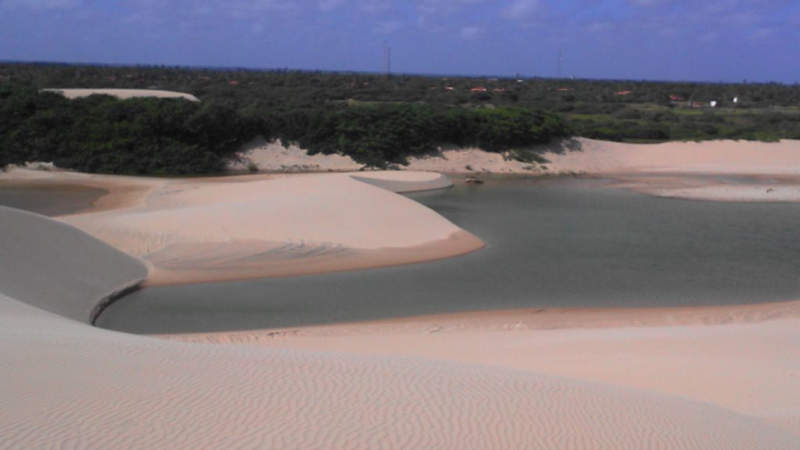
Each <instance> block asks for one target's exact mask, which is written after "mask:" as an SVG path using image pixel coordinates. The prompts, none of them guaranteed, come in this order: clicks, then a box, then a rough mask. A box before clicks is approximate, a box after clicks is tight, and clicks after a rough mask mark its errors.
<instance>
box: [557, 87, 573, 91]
mask: <svg viewBox="0 0 800 450" xmlns="http://www.w3.org/2000/svg"><path fill="white" fill-rule="evenodd" d="M556 90H557V91H558V92H567V91H571V90H572V89H570V88H566V87H560V88H558V89H556Z"/></svg>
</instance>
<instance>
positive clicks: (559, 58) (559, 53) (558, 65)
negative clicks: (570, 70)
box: [556, 48, 564, 78]
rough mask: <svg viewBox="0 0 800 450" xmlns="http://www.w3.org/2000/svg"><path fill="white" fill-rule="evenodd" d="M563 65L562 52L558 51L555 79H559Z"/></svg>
mask: <svg viewBox="0 0 800 450" xmlns="http://www.w3.org/2000/svg"><path fill="white" fill-rule="evenodd" d="M563 64H564V52H563V51H562V50H561V48H559V49H558V60H557V63H556V78H561V66H562V65H563Z"/></svg>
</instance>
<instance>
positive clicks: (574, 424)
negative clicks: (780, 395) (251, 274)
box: [0, 208, 797, 449]
mask: <svg viewBox="0 0 800 450" xmlns="http://www.w3.org/2000/svg"><path fill="white" fill-rule="evenodd" d="M9 218H10V220H7V219H9ZM0 219H2V220H0V224H8V223H12V222H13V223H15V224H16V225H15V226H13V227H11V226H8V225H5V228H4V231H9V230H13V229H16V230H17V231H18V233H16V234H15V235H10V234H7V233H2V234H0V239H2V245H1V246H0V248H2V249H3V251H4V252H5V253H4V256H12V257H15V258H17V259H18V260H19V261H20V262H24V260H25V258H29V257H30V255H29V251H30V250H33V254H34V256H35V257H36V258H38V259H37V262H39V261H40V260H41V261H44V262H47V261H50V263H48V264H45V265H43V266H38V265H27V266H26V267H23V268H22V269H23V270H21V271H19V272H18V273H17V275H19V276H13V277H12V276H5V277H4V278H3V279H2V281H0V290H2V292H3V294H0V354H2V355H3V364H1V365H0V377H2V379H3V383H2V384H0V399H2V402H3V405H4V407H3V410H2V411H0V430H2V435H3V441H4V442H3V444H4V445H8V446H9V447H12V448H14V447H45V446H62V445H63V446H77V447H86V448H107V447H108V446H115V445H122V444H124V445H126V446H131V447H137V448H198V447H213V448H225V447H230V446H236V445H238V446H241V445H246V446H254V447H285V446H299V447H342V446H348V447H358V448H370V447H374V446H375V445H376V444H382V445H386V446H390V447H395V448H400V447H405V448H411V447H414V448H419V447H426V448H431V447H433V448H464V447H479V448H574V447H575V446H583V445H589V446H591V447H594V448H599V447H602V448H615V449H638V448H640V447H641V443H642V442H648V445H650V446H651V447H654V448H678V449H694V448H697V449H723V448H724V449H729V448H741V449H761V448H763V449H792V448H796V442H797V435H795V434H792V433H790V432H788V431H785V430H781V429H779V428H776V427H774V426H772V425H771V424H769V423H766V422H764V421H763V420H761V419H759V418H754V417H750V416H747V415H743V414H739V413H735V412H732V411H730V410H727V409H723V408H720V407H718V406H714V405H711V404H707V403H702V402H696V401H691V400H687V399H683V398H679V397H673V396H665V395H660V394H655V393H651V392H645V391H641V390H636V389H629V388H625V387H618V386H612V385H608V384H600V383H596V382H591V381H581V380H575V379H569V378H565V377H561V376H551V375H542V374H539V373H537V372H530V371H520V370H512V369H507V368H501V367H488V366H480V365H474V364H464V363H457V362H446V361H432V360H429V359H420V358H408V357H403V358H396V357H388V356H370V355H356V354H350V355H348V354H342V353H337V352H324V351H304V350H285V349H271V348H259V347H256V346H225V345H204V344H186V343H180V342H170V341H166V340H161V339H155V338H151V337H143V336H135V335H129V334H125V333H117V332H111V331H107V330H102V329H98V328H94V327H91V326H89V325H87V324H85V323H79V322H78V321H75V320H69V319H68V318H66V317H64V316H62V315H59V314H53V313H50V312H47V311H43V310H41V309H39V308H37V307H34V306H33V305H35V304H36V302H38V303H39V305H37V306H48V307H51V306H53V305H56V304H57V303H59V302H60V301H62V300H63V299H65V298H73V297H74V298H83V302H84V303H85V302H87V301H90V300H92V299H93V298H94V297H93V296H92V295H91V294H92V292H98V293H99V292H102V289H103V288H105V287H108V286H116V285H117V284H115V283H109V282H108V281H107V280H104V281H103V283H102V284H101V285H97V286H94V287H92V286H90V287H92V289H89V290H88V291H87V286H86V284H85V282H86V281H87V280H93V279H97V276H98V274H105V275H109V276H111V275H115V273H116V270H109V267H108V266H109V264H110V263H109V261H108V260H106V261H103V263H104V264H101V263H100V262H98V263H97V264H95V262H94V261H93V259H92V258H93V257H94V256H97V255H96V254H99V257H101V258H102V257H104V256H105V255H106V253H108V252H109V250H111V252H112V253H113V255H114V258H113V261H111V263H115V262H121V263H122V264H124V265H126V267H128V266H127V265H128V264H132V265H131V266H130V267H129V268H135V269H136V270H132V271H126V273H125V277H124V278H125V279H126V280H127V282H133V281H134V280H135V279H136V277H137V276H138V275H140V274H141V269H142V268H141V267H140V266H138V265H137V264H134V263H136V261H133V263H132V262H131V261H132V259H131V258H129V257H127V256H125V255H121V254H120V253H119V252H116V251H115V250H113V249H110V248H109V247H108V246H106V245H105V244H103V243H101V242H99V241H97V240H95V239H93V238H91V237H90V236H88V235H85V234H83V233H82V232H81V231H79V230H76V229H74V228H71V227H68V226H66V225H64V224H61V223H58V222H56V221H53V220H51V219H48V218H45V217H43V216H38V215H35V214H31V213H25V212H20V211H16V210H11V209H8V208H0ZM42 232H43V233H45V234H44V235H41V237H43V238H44V239H40V233H42ZM48 234H53V235H55V237H54V238H53V239H54V240H50V239H49V238H47V236H48ZM58 237H67V238H69V239H58ZM20 238H21V239H22V242H21V244H24V245H17V243H18V242H19V239H20ZM77 241H81V243H80V246H79V247H76V246H75V245H77V244H76V242H77ZM87 243H88V247H87V246H86V244H87ZM81 249H88V253H85V252H84V250H81ZM64 253H71V254H72V255H68V256H69V257H68V258H64ZM75 258H77V259H78V260H80V261H82V262H83V264H77V263H76V261H75ZM4 260H5V259H4ZM34 269H35V270H34ZM104 271H105V272H104ZM112 272H113V273H112ZM75 278H77V279H78V281H81V282H76V280H75ZM9 291H13V292H15V296H16V297H17V298H14V297H10V296H8V295H7V294H6V293H7V292H9ZM83 296H85V297H83ZM20 297H21V298H20ZM42 299H45V300H47V302H49V303H45V304H43V303H41V300H42ZM80 311H84V312H85V309H80ZM43 411H46V414H44V413H42V412H43ZM487 423H492V424H493V425H492V426H491V427H487V426H486V424H487ZM153 430H158V432H153ZM709 430H711V432H709Z"/></svg>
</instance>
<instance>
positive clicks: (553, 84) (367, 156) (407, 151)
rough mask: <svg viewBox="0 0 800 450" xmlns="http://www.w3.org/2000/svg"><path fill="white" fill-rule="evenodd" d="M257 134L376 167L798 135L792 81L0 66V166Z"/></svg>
mask: <svg viewBox="0 0 800 450" xmlns="http://www.w3.org/2000/svg"><path fill="white" fill-rule="evenodd" d="M43 88H137V89H142V88H148V89H164V90H174V91H179V92H187V93H191V94H194V95H195V96H197V97H198V98H200V99H201V103H199V104H197V103H191V102H188V101H183V100H173V99H155V98H140V99H130V100H117V99H114V98H110V97H100V96H96V97H92V98H84V99H78V100H73V101H68V100H66V99H64V98H62V97H60V96H58V95H56V94H50V93H40V92H39V90H40V89H43ZM712 102H713V104H714V107H711V104H712ZM257 135H262V136H264V137H265V138H267V139H281V140H282V142H283V143H284V144H288V143H292V142H294V143H298V144H299V145H300V146H301V147H304V148H306V149H308V150H309V151H310V152H312V153H316V152H323V153H340V154H345V155H349V156H351V157H353V158H354V159H355V160H357V161H359V162H361V163H363V164H365V165H371V166H378V167H383V166H386V165H390V164H402V163H403V162H404V161H405V160H406V158H407V157H409V156H415V155H422V154H430V153H433V152H435V151H436V150H437V148H439V147H440V146H446V145H454V146H478V147H482V148H484V149H486V150H489V151H497V152H508V154H509V155H512V156H515V157H518V158H519V157H521V158H523V159H533V160H535V159H537V156H536V153H535V152H531V151H530V150H529V149H528V148H529V147H530V146H533V145H536V144H540V143H544V142H547V141H549V140H551V139H554V138H559V137H564V136H583V137H590V138H597V139H606V140H614V141H628V142H661V141H667V140H702V139H758V140H778V139H783V138H793V139H800V86H797V85H794V86H792V85H781V84H776V83H760V84H756V83H728V84H722V83H690V82H641V81H638V82H637V81H619V80H555V79H540V78H532V79H530V78H519V77H511V78H490V77H444V76H411V75H393V76H386V75H379V74H356V73H323V72H299V71H288V70H272V71H256V70H238V69H237V70H222V69H189V68H177V67H141V66H136V67H117V66H88V65H66V64H14V63H8V64H0V165H5V164H8V163H20V162H24V161H32V160H46V161H54V162H55V163H56V164H57V165H59V166H63V167H69V168H74V169H78V170H86V171H93V172H110V173H151V174H160V173H163V174H193V173H213V172H219V171H221V170H223V168H224V166H225V163H226V161H227V160H229V159H231V158H235V157H236V152H237V150H239V149H240V148H241V145H242V143H243V142H245V141H247V140H249V139H250V138H252V137H255V136H257Z"/></svg>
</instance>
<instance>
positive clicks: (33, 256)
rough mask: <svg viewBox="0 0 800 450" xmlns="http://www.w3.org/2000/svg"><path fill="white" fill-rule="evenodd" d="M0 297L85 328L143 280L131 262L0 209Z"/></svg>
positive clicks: (44, 221)
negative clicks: (2, 295)
mask: <svg viewBox="0 0 800 450" xmlns="http://www.w3.org/2000/svg"><path fill="white" fill-rule="evenodd" d="M0 218H1V220H0V236H2V246H0V261H3V270H2V271H0V292H2V293H4V294H6V295H9V296H11V297H14V298H17V299H19V300H22V301H24V302H26V303H28V304H31V305H33V306H36V307H38V308H41V309H44V310H46V311H50V312H52V313H55V314H59V315H61V316H64V317H68V318H70V319H73V320H77V321H80V322H83V323H91V322H92V321H93V320H94V319H95V318H96V315H97V314H98V312H99V310H100V309H102V307H103V305H104V304H106V303H107V302H109V301H112V299H113V298H115V297H117V296H118V295H120V294H121V293H123V292H128V291H130V290H132V289H136V287H137V286H139V284H140V283H141V282H143V281H144V280H145V278H146V277H147V269H146V267H145V265H144V264H143V263H142V262H141V261H139V260H137V259H136V258H133V257H130V256H128V255H127V254H125V253H123V252H121V251H119V250H117V249H115V248H113V247H111V246H110V245H107V244H105V243H103V242H100V241H98V240H96V239H94V238H92V237H91V236H88V235H86V234H85V233H84V232H82V231H80V230H78V229H76V228H74V227H72V226H70V225H67V224H64V223H60V222H56V221H54V220H51V219H48V218H46V217H44V216H40V215H38V214H34V213H30V212H27V211H21V210H17V209H13V208H6V207H2V206H0Z"/></svg>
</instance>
